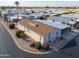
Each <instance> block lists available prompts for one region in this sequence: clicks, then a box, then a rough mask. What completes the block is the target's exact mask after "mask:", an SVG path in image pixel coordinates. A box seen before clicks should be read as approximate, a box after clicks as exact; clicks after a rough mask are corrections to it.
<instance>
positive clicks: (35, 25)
mask: <svg viewBox="0 0 79 59" xmlns="http://www.w3.org/2000/svg"><path fill="white" fill-rule="evenodd" d="M29 24H30V25H31V26H32V27H38V26H39V24H38V23H35V24H34V23H29Z"/></svg>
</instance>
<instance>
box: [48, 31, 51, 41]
mask: <svg viewBox="0 0 79 59" xmlns="http://www.w3.org/2000/svg"><path fill="white" fill-rule="evenodd" d="M50 39H51V33H50V32H49V33H48V41H49V40H50Z"/></svg>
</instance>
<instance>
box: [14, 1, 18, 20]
mask: <svg viewBox="0 0 79 59" xmlns="http://www.w3.org/2000/svg"><path fill="white" fill-rule="evenodd" d="M15 4H16V8H17V19H19V13H18V5H19V2H18V1H15Z"/></svg>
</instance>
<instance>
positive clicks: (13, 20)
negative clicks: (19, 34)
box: [8, 15, 22, 22]
mask: <svg viewBox="0 0 79 59" xmlns="http://www.w3.org/2000/svg"><path fill="white" fill-rule="evenodd" d="M21 19H22V16H19V20H21ZM8 21H10V22H17V21H18V19H17V15H13V16H8Z"/></svg>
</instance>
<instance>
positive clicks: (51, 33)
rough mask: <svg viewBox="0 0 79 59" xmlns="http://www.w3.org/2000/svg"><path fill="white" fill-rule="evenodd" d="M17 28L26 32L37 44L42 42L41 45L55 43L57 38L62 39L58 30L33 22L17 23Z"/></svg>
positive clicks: (24, 20)
mask: <svg viewBox="0 0 79 59" xmlns="http://www.w3.org/2000/svg"><path fill="white" fill-rule="evenodd" d="M16 27H17V28H19V29H20V30H23V31H25V33H26V34H27V35H28V36H29V37H30V38H32V39H33V40H35V41H37V42H41V44H44V43H48V42H49V41H55V40H56V38H59V37H61V34H60V30H59V29H58V28H55V27H53V26H50V25H47V24H43V23H40V22H37V21H33V20H28V19H23V20H22V21H20V22H18V23H17V26H16Z"/></svg>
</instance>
